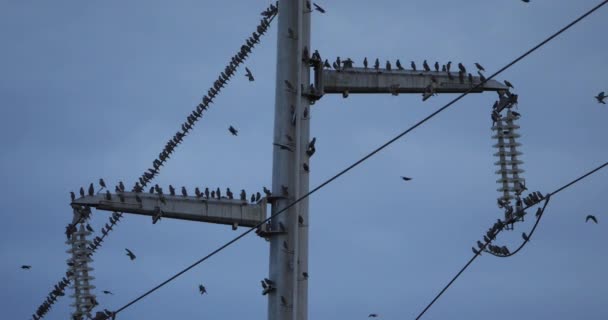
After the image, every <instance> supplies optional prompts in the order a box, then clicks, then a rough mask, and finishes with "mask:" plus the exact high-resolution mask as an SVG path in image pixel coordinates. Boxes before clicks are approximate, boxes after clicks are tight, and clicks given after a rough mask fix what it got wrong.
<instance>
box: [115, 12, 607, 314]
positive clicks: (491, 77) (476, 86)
mask: <svg viewBox="0 0 608 320" xmlns="http://www.w3.org/2000/svg"><path fill="white" fill-rule="evenodd" d="M607 2H608V0H605V1H603V2H602V3H601V4H599V5H598V6H596V7H595V8H593V9H592V10H590V11H588V12H587V13H585V14H584V15H582V16H581V17H579V18H578V19H576V20H574V21H573V22H571V23H570V24H568V25H567V26H566V27H564V28H562V29H561V30H559V31H558V32H556V33H555V34H553V35H552V36H550V37H549V38H547V39H545V40H544V41H542V42H541V43H539V44H538V45H536V46H535V47H533V48H532V49H530V50H528V51H527V52H526V53H524V54H522V55H521V56H519V57H518V58H516V59H515V60H513V61H511V62H510V63H509V64H507V65H506V66H504V67H503V68H501V69H499V70H498V71H496V72H495V73H494V74H492V75H491V76H489V77H487V78H486V79H485V80H483V81H481V82H480V83H478V84H477V85H475V86H472V87H471V88H470V89H469V90H467V91H466V92H464V93H462V94H460V95H459V96H458V97H456V98H454V99H453V100H452V101H450V102H448V103H447V104H446V105H444V106H443V107H441V108H439V109H438V110H436V111H435V112H433V113H431V114H430V115H428V116H427V117H425V118H424V119H422V120H420V121H418V122H417V123H416V124H414V125H413V126H411V127H410V128H408V129H407V130H405V131H403V132H402V133H400V134H398V135H397V136H395V137H394V138H392V139H390V140H389V141H388V142H386V143H384V144H383V145H381V146H380V147H378V148H376V149H375V150H373V151H371V152H370V153H368V154H367V155H365V156H364V157H363V158H361V159H359V160H357V161H356V162H354V163H353V164H351V165H350V166H348V167H346V168H345V169H343V170H342V171H340V172H339V173H337V174H336V175H334V176H333V177H331V178H329V179H327V180H326V181H325V182H323V183H321V184H320V185H318V186H317V187H315V188H314V189H312V190H310V191H309V192H308V193H306V194H305V195H303V196H301V197H300V198H298V199H296V200H295V201H293V202H291V203H290V204H288V205H287V206H286V207H284V208H282V209H280V210H279V211H277V212H276V213H275V214H274V215H271V216H270V217H268V218H266V219H265V220H264V221H262V222H260V223H258V224H257V225H256V226H253V227H251V228H250V229H248V230H247V231H245V232H243V233H242V234H240V235H238V236H236V237H235V238H234V239H232V240H230V241H228V242H227V243H225V244H224V245H222V246H220V247H219V248H217V249H215V250H214V251H212V252H211V253H209V254H208V255H206V256H204V257H203V258H201V259H199V260H198V261H196V262H194V263H193V264H191V265H190V266H188V267H186V268H185V269H183V270H182V271H180V272H178V273H176V274H175V275H173V276H172V277H170V278H169V279H167V280H165V281H163V282H162V283H160V284H159V285H157V286H156V287H154V288H152V289H150V290H148V291H147V292H146V293H144V294H142V295H140V296H139V297H137V298H135V299H134V300H132V301H131V302H129V303H127V304H126V305H124V306H123V307H121V308H119V309H117V310H116V311H115V314H116V313H119V312H122V311H123V310H125V309H126V308H128V307H130V306H131V305H133V304H135V303H137V302H138V301H140V300H141V299H143V298H144V297H146V296H148V295H149V294H151V293H153V292H154V291H156V290H158V289H160V288H161V287H163V286H164V285H166V284H167V283H169V282H171V281H173V280H175V279H176V278H178V277H179V276H181V275H182V274H184V273H186V272H187V271H189V270H190V269H192V268H194V267H195V266H197V265H199V264H200V263H202V262H204V261H205V260H207V259H209V258H211V257H212V256H214V255H215V254H217V253H219V252H220V251H222V250H224V249H226V248H227V247H229V246H230V245H232V244H233V243H235V242H237V241H238V240H240V239H242V238H243V237H245V236H246V235H247V234H249V233H251V232H252V231H253V230H255V229H257V228H258V227H260V226H262V225H264V224H265V223H267V222H268V221H270V220H271V219H273V218H275V217H277V216H279V215H280V214H282V213H283V212H285V211H287V210H288V209H289V208H291V207H293V206H294V205H296V204H297V203H299V202H300V201H302V200H304V199H306V198H308V197H309V196H311V195H312V194H314V193H315V192H317V191H319V190H320V189H322V188H323V187H325V186H327V185H328V184H330V183H331V182H333V181H334V180H336V179H338V178H339V177H341V176H342V175H344V174H345V173H347V172H349V171H350V170H352V169H354V168H355V167H357V166H358V165H360V164H361V163H363V162H365V161H366V160H367V159H369V158H371V157H372V156H374V155H375V154H377V153H378V152H380V151H382V150H383V149H385V148H386V147H388V146H389V145H391V144H393V143H394V142H396V141H397V140H399V139H400V138H402V137H403V136H405V135H406V134H408V133H410V132H411V131H413V130H414V129H416V128H417V127H419V126H420V125H422V124H424V123H425V122H427V121H428V120H430V119H432V118H434V117H435V116H436V115H438V114H439V113H441V112H443V111H444V110H446V109H447V108H449V107H450V106H452V105H453V104H455V103H456V102H458V101H459V100H461V99H462V98H464V97H465V96H466V95H468V94H469V93H471V92H472V91H474V90H475V89H477V88H479V87H480V86H482V85H484V84H485V83H486V82H487V81H489V80H491V79H493V78H494V77H496V76H497V75H499V74H500V73H502V72H504V71H505V70H507V69H508V68H510V67H512V66H513V65H515V64H516V63H517V62H519V61H521V60H522V59H524V58H525V57H527V56H528V55H530V54H531V53H533V52H534V51H536V50H538V49H539V48H541V47H542V46H544V45H545V44H547V43H548V42H550V41H551V40H553V39H554V38H555V37H557V36H558V35H560V34H561V33H563V32H564V31H566V30H568V29H569V28H570V27H572V26H574V25H575V24H576V23H578V22H579V21H581V20H582V19H584V18H585V17H587V16H588V15H590V14H591V13H593V12H594V11H595V10H597V9H599V8H600V7H602V6H603V5H604V4H606V3H607ZM598 170H599V169H598ZM562 189H563V188H562ZM562 189H560V190H557V192H559V191H561V190H562ZM473 260H474V258H473V259H471V261H470V262H469V263H467V265H466V266H465V268H464V269H466V267H468V265H469V264H470V263H471V262H472V261H473ZM464 269H463V270H462V271H464ZM454 280H455V279H454ZM452 282H453V281H452ZM450 284H451V283H450ZM448 286H449V285H448ZM433 302H434V301H433ZM431 304H432V303H431ZM429 307H430V306H429ZM427 309H428V307H427ZM425 311H426V309H425ZM423 313H424V311H423ZM421 315H422V314H421Z"/></svg>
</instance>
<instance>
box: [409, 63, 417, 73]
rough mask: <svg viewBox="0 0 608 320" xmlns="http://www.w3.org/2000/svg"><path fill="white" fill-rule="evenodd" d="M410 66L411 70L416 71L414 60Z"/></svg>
mask: <svg viewBox="0 0 608 320" xmlns="http://www.w3.org/2000/svg"><path fill="white" fill-rule="evenodd" d="M410 66H411V67H412V70H414V71H416V63H414V61H412V62H411V63H410Z"/></svg>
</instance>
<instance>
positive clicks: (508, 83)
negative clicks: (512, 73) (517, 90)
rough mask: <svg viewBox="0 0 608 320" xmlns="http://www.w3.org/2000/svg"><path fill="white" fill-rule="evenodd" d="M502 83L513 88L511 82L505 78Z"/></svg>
mask: <svg viewBox="0 0 608 320" xmlns="http://www.w3.org/2000/svg"><path fill="white" fill-rule="evenodd" d="M504 83H505V86H507V87H509V88H511V89H514V88H513V85H512V84H511V82H509V81H507V80H505V81H504Z"/></svg>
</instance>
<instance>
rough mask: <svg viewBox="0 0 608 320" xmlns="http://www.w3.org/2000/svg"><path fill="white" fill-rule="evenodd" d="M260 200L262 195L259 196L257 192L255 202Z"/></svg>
mask: <svg viewBox="0 0 608 320" xmlns="http://www.w3.org/2000/svg"><path fill="white" fill-rule="evenodd" d="M261 198H262V194H260V193H259V192H256V193H255V201H256V202H258V201H260V199H261Z"/></svg>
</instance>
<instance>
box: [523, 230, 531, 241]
mask: <svg viewBox="0 0 608 320" xmlns="http://www.w3.org/2000/svg"><path fill="white" fill-rule="evenodd" d="M521 237H522V238H524V241H530V237H529V236H528V235H527V234H526V233H525V232H522V233H521Z"/></svg>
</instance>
